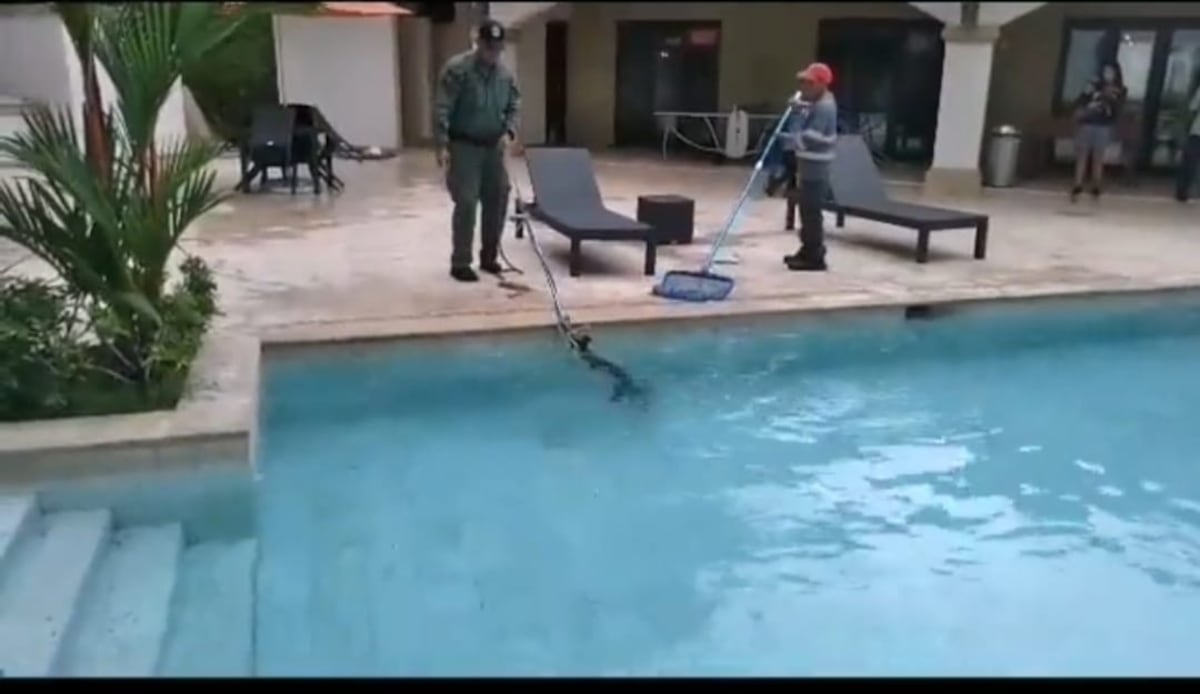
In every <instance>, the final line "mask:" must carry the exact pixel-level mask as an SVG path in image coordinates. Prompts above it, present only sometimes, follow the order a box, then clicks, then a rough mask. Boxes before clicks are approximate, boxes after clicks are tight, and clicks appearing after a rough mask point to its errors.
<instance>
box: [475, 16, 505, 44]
mask: <svg viewBox="0 0 1200 694" xmlns="http://www.w3.org/2000/svg"><path fill="white" fill-rule="evenodd" d="M475 38H477V39H478V40H479V41H480V42H481V43H504V25H503V24H501V23H500V22H497V21H496V20H494V19H485V20H483V23H482V24H480V25H479V31H478V32H476V34H475Z"/></svg>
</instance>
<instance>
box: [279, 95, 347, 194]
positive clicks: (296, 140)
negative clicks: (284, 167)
mask: <svg viewBox="0 0 1200 694" xmlns="http://www.w3.org/2000/svg"><path fill="white" fill-rule="evenodd" d="M287 108H288V109H290V110H291V111H292V112H293V113H294V114H295V116H296V130H295V134H294V135H293V138H292V148H293V153H294V155H295V157H296V159H297V160H298V161H303V162H305V163H306V164H307V165H308V172H309V175H310V176H311V177H312V185H313V193H314V194H318V193H320V192H321V181H324V182H325V184H326V185H327V186H328V187H329V190H330V192H338V191H341V190H342V189H343V188H345V183H343V182H342V179H340V178H338V176H337V174H335V173H334V172H333V153H334V152H335V151H336V150H337V148H338V145H339V143H340V142H341V141H342V140H341V137H340V136H339V135H338V134H337V132H335V131H334V129H333V126H331V125H330V124H329V121H327V120H325V116H324V114H322V113H321V109H319V108H317V107H316V106H313V105H312V104H288V105H287Z"/></svg>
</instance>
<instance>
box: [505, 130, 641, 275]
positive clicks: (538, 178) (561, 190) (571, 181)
mask: <svg viewBox="0 0 1200 694" xmlns="http://www.w3.org/2000/svg"><path fill="white" fill-rule="evenodd" d="M525 160H526V162H527V164H528V166H529V179H530V182H531V183H532V184H533V198H534V199H533V204H531V205H526V210H527V211H528V213H529V215H530V216H531V217H532V218H533V219H536V220H537V221H539V222H541V223H542V224H545V225H546V226H548V227H550V228H551V229H553V230H554V231H557V232H558V233H560V234H562V235H563V236H566V237H567V238H569V239H570V240H571V259H570V269H571V276H572V277H578V276H579V275H580V272H581V268H580V247H581V245H582V243H583V242H584V241H642V242H644V243H645V244H646V262H645V268H644V270H645V273H646V274H647V275H653V274H654V265H655V258H656V253H657V245H658V238H657V233H656V232H655V230H654V228H653V227H651V226H650V225H648V224H644V223H642V222H639V221H637V220H635V219H631V218H629V217H626V216H624V215H621V214H618V213H616V212H613V211H612V210H609V209H608V208H606V207H605V206H604V200H603V199H602V198H601V197H600V188H599V187H598V186H597V185H596V174H595V173H594V172H593V170H592V159H591V156H590V155H589V154H588V151H587V150H586V149H579V148H565V147H531V148H529V149H527V150H526V151H525ZM519 233H520V228H519V227H518V234H519Z"/></svg>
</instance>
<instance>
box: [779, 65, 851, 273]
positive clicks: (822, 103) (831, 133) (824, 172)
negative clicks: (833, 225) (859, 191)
mask: <svg viewBox="0 0 1200 694" xmlns="http://www.w3.org/2000/svg"><path fill="white" fill-rule="evenodd" d="M796 79H797V80H798V81H799V83H800V91H799V92H798V93H797V94H796V96H795V97H793V98H794V99H796V100H798V106H799V108H800V115H799V117H797V118H796V119H795V125H794V128H793V130H792V132H791V136H792V138H793V141H794V143H795V147H794V153H795V156H796V164H797V169H798V171H797V176H798V178H799V179H800V190H799V193H800V195H799V200H797V205H798V207H799V208H800V250H799V251H797V252H796V253H794V254H792V255H789V256H785V257H784V259H783V262H784V264H785V265H787V267H788V269H789V270H816V271H820V270H825V269H826V265H825V219H824V217H823V216H822V213H821V208H822V206H823V205H824V203H825V200H826V199H827V198H828V196H829V165H830V162H832V161H833V156H834V145H835V144H836V143H837V121H838V113H837V101H835V100H834V98H833V92H831V91H829V86H830V85H831V84H833V70H830V69H829V66H828V65H826V64H825V63H813V64H812V65H809V66H808V67H806V68H804V69H803V70H801V71H800V72H799V73H797V74H796Z"/></svg>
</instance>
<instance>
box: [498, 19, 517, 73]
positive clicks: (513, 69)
mask: <svg viewBox="0 0 1200 694" xmlns="http://www.w3.org/2000/svg"><path fill="white" fill-rule="evenodd" d="M505 33H506V34H507V36H505V39H504V44H505V45H504V52H503V53H501V54H500V62H501V63H502V64H503V65H504V67H506V68H508V71H509V72H510V73H511V74H512V75H513V76H514V77H515V76H517V75H519V74H520V73H519V72H517V67H518V61H517V49H518V47H519V46H520V45H521V32H519V31H517V30H516V29H508V30H507V31H506V32H505Z"/></svg>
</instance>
